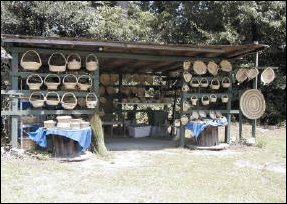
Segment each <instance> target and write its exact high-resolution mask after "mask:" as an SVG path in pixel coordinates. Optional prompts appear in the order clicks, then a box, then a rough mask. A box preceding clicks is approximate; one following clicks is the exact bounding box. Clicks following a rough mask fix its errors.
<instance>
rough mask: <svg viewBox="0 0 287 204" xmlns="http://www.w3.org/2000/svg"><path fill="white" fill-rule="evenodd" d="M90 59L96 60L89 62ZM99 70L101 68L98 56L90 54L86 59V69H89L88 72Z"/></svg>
mask: <svg viewBox="0 0 287 204" xmlns="http://www.w3.org/2000/svg"><path fill="white" fill-rule="evenodd" d="M90 57H93V58H94V60H90V61H88V59H89V58H90ZM98 68H99V61H98V58H97V57H96V55H94V54H89V55H87V57H86V69H87V70H88V71H95V70H97V69H98Z"/></svg>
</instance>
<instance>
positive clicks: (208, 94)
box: [183, 92, 232, 99]
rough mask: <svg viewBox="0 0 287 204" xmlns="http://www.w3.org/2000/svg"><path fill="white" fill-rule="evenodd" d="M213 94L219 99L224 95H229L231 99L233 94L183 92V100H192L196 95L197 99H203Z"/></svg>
mask: <svg viewBox="0 0 287 204" xmlns="http://www.w3.org/2000/svg"><path fill="white" fill-rule="evenodd" d="M211 94H214V95H216V96H217V98H220V97H221V96H222V95H228V96H229V97H230V98H231V97H232V93H228V92H227V93H188V92H183V98H184V99H187V98H190V97H191V96H193V95H195V96H197V97H202V96H204V95H207V96H210V95H211Z"/></svg>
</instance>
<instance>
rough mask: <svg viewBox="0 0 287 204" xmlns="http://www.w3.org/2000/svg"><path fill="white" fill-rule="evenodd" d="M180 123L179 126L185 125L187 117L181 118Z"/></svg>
mask: <svg viewBox="0 0 287 204" xmlns="http://www.w3.org/2000/svg"><path fill="white" fill-rule="evenodd" d="M180 122H181V125H186V124H187V123H188V117H187V116H186V115H183V116H181V118H180Z"/></svg>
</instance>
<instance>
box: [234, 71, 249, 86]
mask: <svg viewBox="0 0 287 204" xmlns="http://www.w3.org/2000/svg"><path fill="white" fill-rule="evenodd" d="M247 73H248V69H246V68H240V69H239V70H238V71H237V72H236V75H235V77H236V80H237V81H238V82H239V83H242V82H244V81H245V80H246V79H247Z"/></svg>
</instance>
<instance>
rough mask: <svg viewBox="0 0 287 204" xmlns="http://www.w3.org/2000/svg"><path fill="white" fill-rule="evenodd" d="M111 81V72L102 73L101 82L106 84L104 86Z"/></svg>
mask: <svg viewBox="0 0 287 204" xmlns="http://www.w3.org/2000/svg"><path fill="white" fill-rule="evenodd" d="M110 81H111V77H110V75H109V74H105V73H104V74H101V76H100V82H101V83H102V84H103V85H104V86H107V85H109V84H110Z"/></svg>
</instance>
